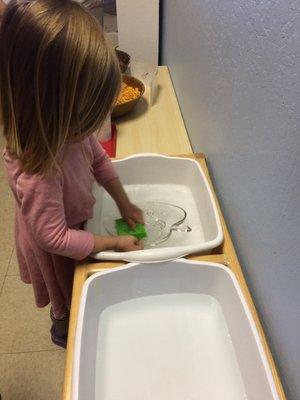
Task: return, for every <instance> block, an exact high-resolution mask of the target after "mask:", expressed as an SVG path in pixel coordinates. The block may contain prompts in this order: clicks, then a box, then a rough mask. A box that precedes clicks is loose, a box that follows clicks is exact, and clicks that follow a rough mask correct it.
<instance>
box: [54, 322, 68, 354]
mask: <svg viewBox="0 0 300 400" xmlns="http://www.w3.org/2000/svg"><path fill="white" fill-rule="evenodd" d="M50 334H51V340H52V342H53V343H54V344H56V345H57V346H60V347H63V348H64V349H65V348H66V347H67V339H68V335H64V336H59V335H58V334H57V333H56V331H55V326H54V324H53V325H52V327H51V329H50Z"/></svg>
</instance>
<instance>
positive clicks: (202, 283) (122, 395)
mask: <svg viewBox="0 0 300 400" xmlns="http://www.w3.org/2000/svg"><path fill="white" fill-rule="evenodd" d="M83 399H88V400H96V399H101V400H141V399H143V400H153V399H155V400H167V399H172V400H191V399H195V400H198V399H205V400H220V399H222V400H242V399H243V400H246V399H247V400H275V399H278V395H277V393H276V388H275V384H274V381H273V378H272V374H271V372H270V368H269V364H268V361H267V358H266V356H265V353H264V350H263V347H262V344H261V342H260V339H259V335H258V332H257V330H256V327H255V324H254V321H253V319H252V316H251V313H250V311H249V309H248V306H247V304H246V301H245V299H244V297H243V294H242V292H241V290H240V287H239V285H238V282H237V280H236V278H235V276H234V274H233V273H232V272H231V271H230V270H229V269H227V268H226V267H224V266H222V265H220V264H214V263H208V262H201V263H200V262H191V261H187V260H183V259H180V260H176V261H170V262H164V263H156V264H128V265H126V266H123V267H120V268H117V269H113V270H108V271H105V272H100V273H96V274H94V275H92V276H91V277H90V278H89V279H88V280H87V281H86V282H85V285H84V288H83V294H82V299H81V305H80V310H79V316H78V323H77V329H76V340H75V349H74V364H73V380H72V400H83Z"/></svg>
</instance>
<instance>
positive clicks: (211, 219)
mask: <svg viewBox="0 0 300 400" xmlns="http://www.w3.org/2000/svg"><path fill="white" fill-rule="evenodd" d="M114 165H115V167H116V169H117V171H118V174H119V176H120V178H121V181H122V183H123V185H124V186H125V188H126V191H127V193H128V194H129V197H130V199H131V201H132V202H133V203H139V202H145V201H150V202H164V203H171V204H174V205H177V206H179V207H182V208H184V209H185V210H186V211H187V219H186V221H185V222H186V224H187V225H189V226H190V227H191V228H192V231H191V232H189V233H188V234H182V233H177V232H174V233H173V234H172V235H171V237H170V239H169V240H167V241H166V242H164V243H162V244H161V245H159V246H156V247H155V248H149V249H144V250H141V251H136V252H115V251H104V252H100V253H97V254H94V255H93V257H94V258H96V259H99V260H125V261H138V262H155V261H163V260H170V259H174V258H178V257H183V256H185V255H187V254H192V253H196V252H197V253H198V252H209V251H210V250H211V249H213V248H214V247H217V246H219V245H220V244H221V243H222V241H223V232H222V227H221V223H220V219H219V215H218V211H217V207H216V204H215V200H214V198H213V195H212V192H211V189H210V187H209V184H208V182H207V179H206V176H205V174H204V172H203V171H202V169H201V167H200V165H199V164H198V163H197V162H196V161H195V160H192V159H189V158H179V157H166V156H162V155H158V154H138V155H135V156H131V157H128V158H125V159H122V160H117V161H114ZM93 193H94V196H95V198H96V203H95V206H94V216H93V218H92V219H91V220H89V221H88V222H87V225H86V229H87V230H88V231H90V232H92V233H94V234H99V235H107V231H106V229H105V226H104V222H103V221H105V218H106V217H107V215H110V214H111V213H112V211H113V210H116V211H117V207H116V205H115V204H114V202H113V200H112V199H111V197H110V196H109V195H108V194H107V193H106V192H105V190H104V189H103V188H101V187H99V186H98V185H95V186H94V191H93Z"/></svg>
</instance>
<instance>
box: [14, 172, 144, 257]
mask: <svg viewBox="0 0 300 400" xmlns="http://www.w3.org/2000/svg"><path fill="white" fill-rule="evenodd" d="M18 197H19V199H20V200H21V213H22V215H23V217H24V219H25V221H26V223H27V225H28V227H29V228H30V230H31V232H32V235H33V237H34V239H35V241H36V242H37V244H38V245H39V247H41V248H42V249H43V250H44V251H47V252H48V253H54V254H58V255H61V256H65V257H69V258H73V259H77V260H82V259H84V258H85V257H87V256H88V255H89V254H90V253H92V252H93V251H96V252H98V251H102V250H108V249H116V250H122V251H131V250H139V249H141V245H140V244H139V243H137V242H136V241H135V239H134V238H132V237H129V238H128V237H127V236H126V237H125V236H124V237H108V236H94V235H93V234H92V233H90V232H85V231H82V230H77V229H71V228H69V227H68V226H67V223H66V218H65V210H64V205H63V194H62V187H61V182H60V180H59V179H58V178H57V179H55V178H53V179H42V178H40V177H37V176H34V177H33V176H31V177H29V178H20V179H19V181H18ZM124 238H125V239H124ZM126 238H127V239H126Z"/></svg>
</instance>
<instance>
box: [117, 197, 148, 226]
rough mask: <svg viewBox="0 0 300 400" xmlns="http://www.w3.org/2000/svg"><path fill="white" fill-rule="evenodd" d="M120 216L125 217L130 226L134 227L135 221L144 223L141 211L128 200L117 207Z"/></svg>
mask: <svg viewBox="0 0 300 400" xmlns="http://www.w3.org/2000/svg"><path fill="white" fill-rule="evenodd" d="M119 210H120V213H121V215H122V217H123V218H124V219H125V221H126V222H127V224H128V225H129V226H130V228H132V229H134V228H135V224H136V222H139V223H140V224H144V223H145V222H144V217H143V211H142V210H141V209H140V208H138V207H137V206H136V205H134V204H132V203H130V202H128V203H126V204H125V206H120V207H119Z"/></svg>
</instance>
